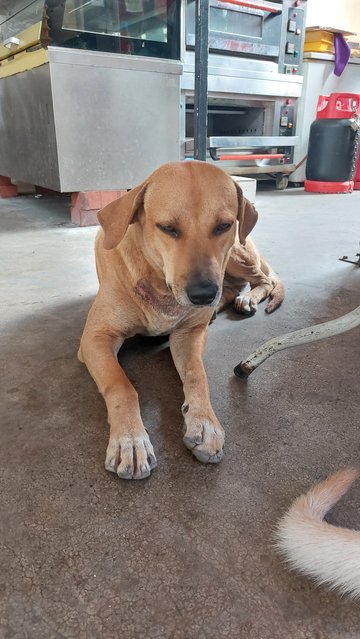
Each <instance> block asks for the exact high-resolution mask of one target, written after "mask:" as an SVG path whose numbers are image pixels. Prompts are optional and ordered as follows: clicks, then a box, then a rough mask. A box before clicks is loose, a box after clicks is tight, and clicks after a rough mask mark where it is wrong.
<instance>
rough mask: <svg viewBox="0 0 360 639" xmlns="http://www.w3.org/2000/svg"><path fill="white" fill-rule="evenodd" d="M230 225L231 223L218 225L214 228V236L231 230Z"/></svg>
mask: <svg viewBox="0 0 360 639" xmlns="http://www.w3.org/2000/svg"><path fill="white" fill-rule="evenodd" d="M232 225H233V223H232V222H223V223H222V224H218V225H217V226H215V228H214V235H222V234H223V233H226V231H228V230H229V229H231V227H232Z"/></svg>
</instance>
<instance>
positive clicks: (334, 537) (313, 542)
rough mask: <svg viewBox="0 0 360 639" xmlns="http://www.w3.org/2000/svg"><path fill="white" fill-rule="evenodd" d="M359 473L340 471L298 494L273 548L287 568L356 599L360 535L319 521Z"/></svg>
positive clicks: (359, 586) (359, 577)
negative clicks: (287, 565) (277, 551)
mask: <svg viewBox="0 0 360 639" xmlns="http://www.w3.org/2000/svg"><path fill="white" fill-rule="evenodd" d="M358 475H359V471H358V470H357V469H355V468H346V469H344V470H340V471H339V472H338V473H336V474H335V475H331V477H328V478H327V479H325V481H323V482H321V483H320V484H317V485H316V486H314V487H313V488H311V490H309V492H308V493H306V494H305V495H301V497H299V498H298V499H297V500H296V501H295V502H294V503H293V504H292V506H291V507H290V509H289V510H288V512H287V513H286V514H285V515H284V517H283V518H282V519H281V520H280V522H279V524H278V527H277V531H276V546H277V548H278V550H279V551H280V552H281V554H282V555H283V557H284V558H285V559H286V561H287V562H288V563H289V565H290V567H291V568H293V569H295V570H299V571H300V572H302V573H303V574H305V575H308V576H310V577H313V578H314V579H315V580H316V582H317V583H318V584H326V585H328V586H330V588H331V589H338V590H340V591H341V592H342V593H344V594H345V593H347V594H350V595H351V596H352V597H354V598H355V597H359V596H360V532H358V531H355V530H349V529H348V528H339V527H336V526H332V525H330V524H328V523H326V522H325V521H323V518H324V516H325V515H326V513H327V511H328V510H330V508H331V507H332V506H334V505H335V504H336V502H337V501H338V500H339V499H340V497H342V496H343V495H344V494H345V493H346V491H347V490H348V489H349V488H350V486H351V484H352V483H353V482H354V480H355V479H356V477H358Z"/></svg>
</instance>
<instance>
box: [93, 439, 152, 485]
mask: <svg viewBox="0 0 360 639" xmlns="http://www.w3.org/2000/svg"><path fill="white" fill-rule="evenodd" d="M156 463H157V462H156V457H155V453H154V449H153V447H152V444H151V441H150V439H149V436H148V434H147V432H146V431H144V434H143V435H137V436H133V435H123V436H118V437H112V436H110V439H109V444H108V447H107V451H106V460H105V468H106V470H109V471H110V472H111V473H116V474H117V475H119V477H121V478H122V479H145V478H146V477H149V475H150V473H151V471H152V470H153V468H155V466H156Z"/></svg>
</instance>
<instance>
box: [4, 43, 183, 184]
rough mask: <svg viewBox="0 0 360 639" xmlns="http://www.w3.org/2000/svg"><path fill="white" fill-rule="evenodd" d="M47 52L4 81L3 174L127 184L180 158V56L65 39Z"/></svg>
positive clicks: (33, 179)
mask: <svg viewBox="0 0 360 639" xmlns="http://www.w3.org/2000/svg"><path fill="white" fill-rule="evenodd" d="M48 60H49V61H48V63H47V64H44V65H42V66H40V67H37V68H34V69H31V70H28V71H26V72H25V73H19V74H17V75H13V76H9V77H6V78H2V79H1V81H0V134H1V145H0V174H2V175H8V176H10V177H14V178H16V179H17V180H21V181H24V182H29V183H31V184H37V185H40V186H45V187H47V188H51V189H54V190H58V191H62V192H72V191H86V190H90V191H94V190H101V189H114V188H117V189H122V188H124V189H127V188H131V187H133V186H135V185H136V184H139V183H140V182H141V181H142V180H143V179H144V178H145V177H146V176H147V175H148V174H149V173H151V171H153V170H154V169H155V168H156V167H157V166H159V164H161V163H164V162H168V161H171V160H177V159H180V133H179V131H180V74H181V73H182V65H181V64H180V63H179V62H176V61H170V60H161V59H153V58H145V57H136V56H121V55H117V54H111V53H99V52H92V51H80V50H75V49H65V48H64V49H62V48H60V47H49V48H48ZM93 87H94V89H93ZM95 87H96V89H95ZM9 122H11V127H10V126H9V125H8V123H9Z"/></svg>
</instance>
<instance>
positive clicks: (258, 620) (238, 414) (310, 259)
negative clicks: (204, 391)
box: [0, 188, 360, 639]
mask: <svg viewBox="0 0 360 639" xmlns="http://www.w3.org/2000/svg"><path fill="white" fill-rule="evenodd" d="M257 204H258V208H259V210H260V220H259V223H258V225H257V227H256V230H255V232H254V234H253V236H254V238H255V240H256V242H257V244H258V245H259V247H260V248H261V249H262V251H263V252H264V254H265V255H266V257H267V258H268V259H269V261H270V262H271V264H272V265H273V266H274V268H275V269H276V270H277V271H278V272H279V273H280V274H281V276H282V278H283V280H284V281H285V284H286V289H287V298H286V301H285V303H284V305H283V307H282V308H281V309H280V310H278V311H277V312H276V313H275V314H274V315H271V316H266V315H265V313H264V312H263V308H262V307H261V308H260V310H259V311H258V313H257V315H256V316H254V317H252V318H248V319H239V318H238V317H237V316H236V315H234V313H229V312H227V313H224V314H223V315H221V316H220V317H219V318H218V319H217V321H216V322H215V323H214V324H213V325H212V326H211V329H210V336H209V342H208V349H207V354H206V367H207V371H208V376H209V381H210V388H211V393H212V400H213V405H214V407H215V410H216V412H217V415H218V417H219V418H220V420H221V422H222V423H223V424H224V426H225V428H226V432H227V440H226V454H225V459H224V461H223V462H222V463H221V464H220V465H219V466H212V467H209V466H203V465H201V464H200V463H199V462H197V461H196V460H195V459H194V458H193V457H192V455H191V454H190V453H189V451H187V450H186V449H185V448H184V446H183V444H182V417H181V413H180V406H181V402H182V390H181V386H180V382H179V380H178V377H177V374H176V372H175V370H174V368H173V366H172V362H171V359H170V356H169V352H168V349H167V348H166V347H164V345H163V346H159V345H158V344H157V345H154V344H153V343H150V344H149V343H146V344H145V345H144V344H143V345H137V346H133V347H132V348H128V349H127V350H126V351H125V352H124V353H123V355H122V361H123V364H124V367H125V369H126V371H127V373H128V375H129V377H130V378H131V379H132V380H133V382H134V383H135V385H136V387H137V389H138V391H139V394H140V398H141V404H142V414H143V418H144V421H145V424H146V426H147V428H148V429H149V432H150V435H151V438H152V441H153V444H154V447H155V450H156V454H157V456H158V460H159V464H158V468H157V469H156V471H155V472H154V473H153V476H152V477H151V478H150V479H148V480H145V481H142V482H126V481H121V480H119V479H118V478H116V477H115V476H114V475H111V474H109V473H107V472H106V471H105V470H104V455H105V448H106V443H107V424H106V413H105V405H104V403H103V400H102V398H101V397H100V395H99V394H98V393H97V391H96V389H95V386H94V383H93V381H92V380H91V378H90V376H89V375H88V373H87V371H86V369H85V367H83V366H82V365H81V364H80V363H79V362H78V361H77V359H76V350H77V346H78V342H79V337H80V334H81V330H82V326H83V323H84V320H85V316H86V312H87V310H88V308H89V305H90V303H91V299H92V298H93V296H94V294H95V292H96V288H97V283H96V276H95V268H94V260H93V239H94V236H95V232H96V230H95V229H94V228H83V229H79V228H75V227H74V226H72V225H71V224H70V223H69V222H68V220H69V211H68V201H67V200H66V198H65V199H64V198H45V197H44V198H42V199H33V198H30V197H23V198H18V199H13V200H1V201H0V220H1V233H2V241H1V264H2V267H1V297H2V300H3V301H2V304H1V308H2V312H1V324H2V338H1V339H2V346H1V370H2V371H3V376H2V381H1V386H0V393H1V448H0V469H1V470H0V477H1V486H0V500H1V516H0V529H1V532H0V534H1V542H2V544H1V549H0V553H1V556H0V565H1V573H0V593H1V594H0V597H1V607H0V637H1V639H25V638H26V639H30V638H31V639H55V638H56V639H60V638H68V639H70V638H74V639H93V638H94V639H95V638H96V639H97V638H101V639H107V638H109V639H110V637H111V638H112V639H113V638H114V637H124V638H125V637H126V638H127V639H221V638H223V637H232V638H236V639H243V638H244V639H285V638H286V639H305V638H309V639H355V638H356V639H358V637H359V636H360V630H359V628H360V604H356V603H352V602H349V601H347V600H345V599H341V598H340V597H338V596H337V595H336V594H331V593H330V594H329V593H327V592H326V591H325V590H324V589H316V588H315V587H314V586H313V585H312V583H310V582H309V581H308V580H307V579H305V578H302V577H299V576H298V575H296V574H290V573H288V572H287V570H286V569H284V567H283V566H282V565H281V563H280V561H279V558H278V557H277V555H276V553H275V552H274V550H273V547H272V530H273V527H274V524H275V522H276V521H277V519H278V518H279V516H280V515H281V514H282V513H283V512H284V510H285V509H286V508H287V507H288V505H289V504H290V502H291V501H292V500H293V499H294V497H296V496H297V495H298V494H299V493H300V492H301V491H303V490H306V489H307V488H308V487H309V486H310V485H311V484H312V483H313V482H315V481H317V480H319V479H320V478H322V477H324V476H325V475H327V474H328V473H330V472H331V471H334V470H336V469H338V468H340V467H342V466H344V465H347V464H353V463H357V462H358V460H359V448H360V433H359V403H360V401H359V387H358V384H359V362H360V340H359V330H357V329H355V330H353V331H351V332H349V333H347V334H344V335H342V336H339V337H336V338H332V339H328V340H326V341H324V342H319V343H317V344H314V345H311V346H304V347H299V348H296V349H291V350H288V351H286V352H285V351H284V352H282V353H280V354H278V355H276V356H274V357H273V358H271V359H269V360H268V361H267V362H265V363H264V364H263V365H262V366H261V367H260V368H259V369H258V371H256V372H255V373H254V374H253V376H252V377H250V379H249V380H248V381H247V382H245V381H242V380H239V379H237V378H235V377H234V376H233V374H232V371H233V367H234V366H235V365H236V364H237V363H238V362H239V361H240V360H241V359H242V358H243V357H245V356H246V355H248V354H249V353H250V352H251V351H252V350H254V349H255V348H256V347H257V346H258V345H260V344H261V343H262V342H264V341H265V340H267V339H270V338H271V337H273V336H275V335H278V334H281V333H284V332H287V331H290V330H295V329H298V328H301V327H304V326H307V325H311V324H314V323H317V322H322V321H326V320H329V319H331V318H334V317H337V316H339V315H342V314H343V313H345V312H347V311H350V310H351V309H353V308H354V307H355V306H357V305H358V304H359V293H360V271H359V269H358V268H357V267H355V266H352V265H351V264H345V263H343V262H340V261H338V257H339V256H342V255H343V254H348V255H351V256H353V255H355V253H356V252H357V251H358V243H359V239H360V215H359V213H360V192H356V193H353V194H352V195H334V196H317V195H311V194H306V193H304V192H303V191H302V190H288V191H286V192H275V191H273V190H270V189H266V188H265V189H263V190H261V192H260V193H259V195H258V197H257ZM359 505H360V486H359V484H357V485H355V486H354V488H353V490H352V491H351V492H350V493H349V495H348V496H347V497H345V498H344V499H343V501H342V502H341V503H340V504H339V505H338V506H337V507H336V509H334V511H333V512H332V513H331V516H330V517H329V520H330V521H332V522H334V523H337V524H339V525H345V526H353V527H357V528H360V509H359Z"/></svg>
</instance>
